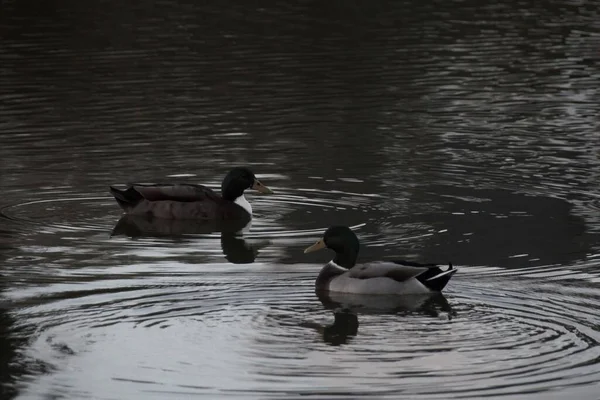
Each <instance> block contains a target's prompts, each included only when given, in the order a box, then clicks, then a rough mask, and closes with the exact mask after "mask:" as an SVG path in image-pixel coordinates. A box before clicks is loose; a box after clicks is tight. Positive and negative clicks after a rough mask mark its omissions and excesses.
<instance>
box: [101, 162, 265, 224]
mask: <svg viewBox="0 0 600 400" xmlns="http://www.w3.org/2000/svg"><path fill="white" fill-rule="evenodd" d="M246 189H253V190H257V191H258V192H260V193H264V194H271V193H273V191H272V190H271V189H269V188H268V187H267V186H265V185H264V184H263V183H262V182H261V181H259V180H258V179H257V178H256V176H255V175H254V173H253V172H252V171H251V170H250V169H249V168H246V167H235V168H232V169H231V170H230V171H229V172H228V173H227V175H225V178H224V179H223V182H222V183H221V194H220V195H219V194H218V193H217V192H215V191H214V190H212V189H210V188H208V187H206V186H204V185H197V184H189V183H176V184H132V185H129V186H128V187H127V188H126V189H125V190H120V189H117V188H115V187H114V186H110V192H111V194H112V195H113V196H114V198H115V200H116V201H117V203H118V204H119V206H120V207H121V208H122V209H123V211H124V212H125V213H126V214H129V215H138V216H144V217H150V218H164V219H193V220H250V219H252V206H251V205H250V203H249V202H248V200H246V197H245V196H244V191H245V190H246Z"/></svg>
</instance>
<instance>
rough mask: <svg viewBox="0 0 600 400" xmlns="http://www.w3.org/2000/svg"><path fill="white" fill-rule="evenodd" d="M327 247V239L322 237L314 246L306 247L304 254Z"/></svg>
mask: <svg viewBox="0 0 600 400" xmlns="http://www.w3.org/2000/svg"><path fill="white" fill-rule="evenodd" d="M325 247H327V246H325V241H324V240H323V239H320V240H319V241H318V242H317V243H315V244H313V245H312V246H309V247H307V248H306V250H304V254H306V253H312V252H313V251H317V250H321V249H324V248H325Z"/></svg>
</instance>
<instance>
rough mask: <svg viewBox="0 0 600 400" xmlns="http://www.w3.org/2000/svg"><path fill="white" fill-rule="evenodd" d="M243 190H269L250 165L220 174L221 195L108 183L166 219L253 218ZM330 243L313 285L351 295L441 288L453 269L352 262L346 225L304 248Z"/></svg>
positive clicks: (353, 248) (354, 252)
mask: <svg viewBox="0 0 600 400" xmlns="http://www.w3.org/2000/svg"><path fill="white" fill-rule="evenodd" d="M246 189H254V190H257V191H259V192H261V193H265V194H269V193H273V192H272V191H271V190H270V189H269V188H268V187H266V186H265V185H264V184H263V183H262V182H260V181H259V180H258V179H257V178H256V176H255V175H254V174H253V173H252V171H250V170H249V169H248V168H242V167H237V168H233V169H232V170H231V171H229V173H228V174H227V175H226V176H225V178H224V179H223V182H222V184H221V195H219V194H218V193H216V192H215V191H214V190H212V189H210V188H208V187H206V186H203V185H193V184H166V185H143V184H139V185H138V184H134V185H131V186H129V187H128V188H127V189H125V190H119V189H117V188H114V187H112V186H111V187H110V191H111V193H112V194H113V196H114V197H115V200H116V201H117V203H118V204H119V206H121V208H122V209H123V210H124V211H125V212H126V213H127V214H130V215H140V216H146V217H151V218H165V219H196V220H236V219H250V218H252V206H251V205H250V203H249V202H248V201H247V200H246V198H245V196H244V192H245V191H246ZM324 248H329V249H331V250H333V251H334V252H335V257H334V258H333V260H331V261H330V262H329V263H327V264H326V265H325V266H324V267H323V269H321V272H320V273H319V275H318V277H317V280H316V282H315V286H316V290H317V291H323V292H339V293H353V294H387V295H404V294H423V293H432V292H441V291H442V289H443V288H444V287H445V286H446V284H447V283H448V281H449V280H450V278H451V277H452V275H453V274H454V273H455V272H456V271H457V270H456V269H455V268H453V267H452V264H450V265H449V267H448V268H447V269H446V270H443V269H442V268H440V267H439V266H438V265H436V264H421V263H416V262H409V261H376V262H371V263H366V264H359V265H357V264H356V260H357V258H358V250H359V241H358V238H357V237H356V235H355V234H354V232H352V230H350V228H348V227H346V226H332V227H330V228H329V229H327V231H326V232H325V234H324V236H323V238H322V239H320V240H319V241H317V242H316V243H315V244H313V245H312V246H310V247H308V248H307V249H306V250H304V252H305V253H310V252H313V251H317V250H320V249H324Z"/></svg>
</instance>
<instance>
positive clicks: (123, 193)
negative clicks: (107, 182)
mask: <svg viewBox="0 0 600 400" xmlns="http://www.w3.org/2000/svg"><path fill="white" fill-rule="evenodd" d="M110 192H111V193H112V195H113V196H115V200H117V203H119V206H121V208H122V209H123V210H125V211H127V210H129V209H131V208H132V207H135V206H136V205H137V204H138V203H139V202H140V201H141V200H143V198H144V197H143V196H142V195H141V194H139V193H138V192H137V191H136V190H135V189H134V188H133V187H128V188H127V189H125V190H120V189H117V188H115V187H113V186H110Z"/></svg>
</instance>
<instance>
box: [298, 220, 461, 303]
mask: <svg viewBox="0 0 600 400" xmlns="http://www.w3.org/2000/svg"><path fill="white" fill-rule="evenodd" d="M324 248H329V249H331V250H333V251H335V257H334V258H333V260H331V261H330V262H329V263H327V265H325V267H323V269H321V272H320V273H319V276H318V277H317V280H316V282H315V286H316V290H317V291H330V292H340V293H355V294H394V295H401V294H419V293H433V292H441V291H442V289H443V288H444V286H446V284H447V283H448V281H449V280H450V278H451V277H452V275H453V274H454V273H455V272H456V271H457V270H456V269H455V268H453V267H452V264H450V266H449V267H448V269H447V270H445V271H444V270H442V269H441V268H440V267H439V266H438V265H436V264H420V263H416V262H410V261H404V260H399V261H376V262H371V263H367V264H362V265H356V258H357V256H358V248H359V242H358V238H357V237H356V235H355V234H354V232H352V230H351V229H350V228H348V227H346V226H332V227H330V228H329V229H327V231H326V232H325V235H324V236H323V238H322V239H320V240H319V241H317V242H316V243H315V244H313V245H312V246H310V247H308V248H307V249H306V250H304V253H310V252H313V251H316V250H320V249H324Z"/></svg>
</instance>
